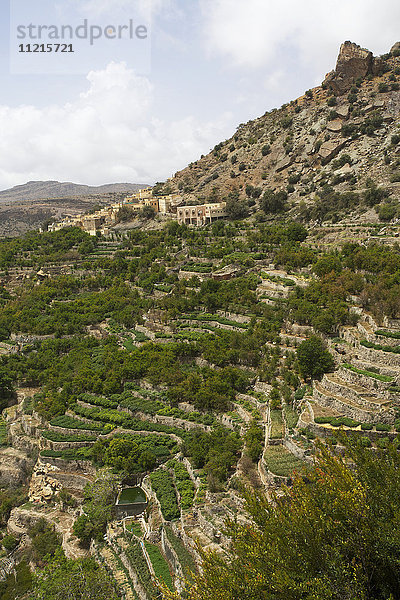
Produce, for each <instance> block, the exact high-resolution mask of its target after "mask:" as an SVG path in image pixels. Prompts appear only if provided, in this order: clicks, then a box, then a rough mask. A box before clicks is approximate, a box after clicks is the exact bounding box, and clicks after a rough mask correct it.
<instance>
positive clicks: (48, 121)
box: [0, 62, 232, 188]
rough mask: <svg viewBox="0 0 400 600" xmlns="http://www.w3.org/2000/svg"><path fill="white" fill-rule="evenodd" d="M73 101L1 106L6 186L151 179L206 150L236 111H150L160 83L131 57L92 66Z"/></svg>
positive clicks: (0, 183) (0, 170)
mask: <svg viewBox="0 0 400 600" xmlns="http://www.w3.org/2000/svg"><path fill="white" fill-rule="evenodd" d="M87 79H88V82H89V86H88V89H87V90H86V91H84V92H82V93H81V94H80V95H79V97H77V98H76V99H75V100H74V101H73V102H69V103H67V104H63V105H52V106H47V107H44V108H35V107H34V106H19V107H9V106H0V130H1V131H2V135H1V137H0V187H1V188H6V187H9V186H11V185H16V184H19V183H23V182H24V181H27V180H33V179H58V180H63V181H65V180H69V181H76V182H81V183H88V184H102V183H108V182H114V181H129V182H138V183H151V182H153V181H155V180H163V179H165V178H167V177H169V176H170V175H171V174H172V173H173V172H174V171H176V170H177V169H179V168H182V167H184V166H186V164H187V163H188V162H190V161H192V160H195V159H196V158H198V157H199V155H200V154H201V153H204V152H206V151H208V149H209V148H210V147H211V146H213V145H214V144H215V143H216V142H217V141H220V139H222V138H223V137H225V136H226V135H227V133H228V132H229V131H230V130H231V128H232V116H231V115H228V114H224V115H220V118H219V119H218V122H217V123H200V122H197V121H196V120H195V119H194V118H193V117H191V116H186V117H182V118H181V119H179V120H177V121H174V122H168V123H167V122H164V121H163V120H160V119H157V118H155V117H154V115H153V114H152V101H153V95H154V89H153V86H152V85H151V83H150V82H149V80H148V79H146V78H144V77H139V76H137V75H136V74H135V73H134V71H132V70H131V69H129V68H128V67H127V66H126V64H125V63H114V62H112V63H110V64H109V65H108V66H107V67H106V68H105V69H104V70H101V71H92V72H91V73H89V75H88V77H87Z"/></svg>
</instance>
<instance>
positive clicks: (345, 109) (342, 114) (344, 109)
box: [336, 104, 350, 119]
mask: <svg viewBox="0 0 400 600" xmlns="http://www.w3.org/2000/svg"><path fill="white" fill-rule="evenodd" d="M349 110H350V105H349V104H343V105H342V106H339V107H338V108H337V109H336V114H337V116H338V117H339V118H340V119H347V117H348V116H349Z"/></svg>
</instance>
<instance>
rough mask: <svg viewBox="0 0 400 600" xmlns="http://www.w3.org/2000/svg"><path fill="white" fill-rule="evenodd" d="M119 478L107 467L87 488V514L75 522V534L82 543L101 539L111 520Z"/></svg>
mask: <svg viewBox="0 0 400 600" xmlns="http://www.w3.org/2000/svg"><path fill="white" fill-rule="evenodd" d="M117 483H118V478H117V477H116V476H114V475H112V474H111V473H109V472H108V471H107V470H106V469H104V470H103V471H100V472H99V473H98V477H97V479H96V481H95V482H94V483H92V484H88V485H87V486H86V488H85V505H84V506H85V514H83V515H81V516H80V517H78V519H77V520H76V521H75V523H74V534H75V535H76V536H77V537H79V539H80V540H81V543H82V545H84V546H86V545H88V544H89V542H90V540H91V539H92V538H93V539H96V540H98V541H101V540H102V538H103V535H104V533H105V530H106V527H107V522H108V521H110V520H111V517H112V511H113V507H114V503H115V498H116V492H117Z"/></svg>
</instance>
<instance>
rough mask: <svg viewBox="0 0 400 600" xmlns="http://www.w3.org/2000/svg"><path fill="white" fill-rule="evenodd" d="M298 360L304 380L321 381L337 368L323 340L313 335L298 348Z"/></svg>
mask: <svg viewBox="0 0 400 600" xmlns="http://www.w3.org/2000/svg"><path fill="white" fill-rule="evenodd" d="M297 360H298V363H299V368H300V373H301V375H302V376H303V377H304V379H320V378H321V377H322V375H323V374H324V373H329V372H330V371H333V370H334V368H335V363H334V360H333V358H332V355H331V354H330V352H329V351H328V350H327V348H326V346H325V344H324V342H323V340H322V339H321V338H320V337H318V336H316V335H313V336H311V337H310V338H309V339H308V340H305V341H304V342H302V343H301V344H300V346H299V347H298V348H297Z"/></svg>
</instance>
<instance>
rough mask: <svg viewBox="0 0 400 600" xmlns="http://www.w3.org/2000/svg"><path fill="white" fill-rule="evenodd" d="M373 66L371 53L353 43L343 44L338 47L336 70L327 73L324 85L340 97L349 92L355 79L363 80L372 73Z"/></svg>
mask: <svg viewBox="0 0 400 600" xmlns="http://www.w3.org/2000/svg"><path fill="white" fill-rule="evenodd" d="M373 64H374V57H373V55H372V52H370V51H369V50H366V49H365V48H361V46H358V44H354V43H353V42H349V41H347V42H344V44H342V45H341V47H340V51H339V56H338V59H337V63H336V69H335V70H334V71H331V72H330V73H328V75H327V76H326V78H325V81H324V84H325V85H327V86H328V88H330V89H331V90H332V91H333V92H334V93H335V94H337V95H339V96H341V95H342V94H345V93H346V92H348V91H349V89H350V88H351V86H352V85H353V83H354V82H355V81H356V79H358V78H362V79H363V78H364V77H366V76H367V75H368V74H369V73H372V70H373Z"/></svg>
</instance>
